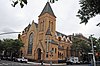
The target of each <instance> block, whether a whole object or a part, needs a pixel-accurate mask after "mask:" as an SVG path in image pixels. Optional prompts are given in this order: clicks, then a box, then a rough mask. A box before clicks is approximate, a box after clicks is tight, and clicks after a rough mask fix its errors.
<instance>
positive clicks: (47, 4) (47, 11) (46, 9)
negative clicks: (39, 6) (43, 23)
mask: <svg viewBox="0 0 100 66" xmlns="http://www.w3.org/2000/svg"><path fill="white" fill-rule="evenodd" d="M45 13H49V14H50V15H52V16H54V17H56V16H55V15H54V13H53V10H52V8H51V6H50V4H49V2H47V3H46V5H45V7H44V9H43V10H42V12H41V14H40V15H39V16H41V15H43V14H45Z"/></svg>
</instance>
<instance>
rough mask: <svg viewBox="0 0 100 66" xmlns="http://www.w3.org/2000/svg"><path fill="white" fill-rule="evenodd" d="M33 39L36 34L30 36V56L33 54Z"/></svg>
mask: <svg viewBox="0 0 100 66" xmlns="http://www.w3.org/2000/svg"><path fill="white" fill-rule="evenodd" d="M33 38H34V34H33V32H32V33H31V34H30V35H29V41H28V52H27V53H28V54H32V48H33Z"/></svg>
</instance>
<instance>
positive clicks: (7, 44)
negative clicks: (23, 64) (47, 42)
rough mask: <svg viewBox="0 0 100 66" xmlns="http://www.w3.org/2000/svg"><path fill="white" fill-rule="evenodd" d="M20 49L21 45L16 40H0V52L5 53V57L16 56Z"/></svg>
mask: <svg viewBox="0 0 100 66" xmlns="http://www.w3.org/2000/svg"><path fill="white" fill-rule="evenodd" d="M0 44H1V43H0ZM21 47H23V43H22V42H21V41H20V40H18V39H15V40H13V39H4V40H2V45H0V48H2V51H1V52H3V51H5V55H7V56H11V54H13V56H18V54H19V53H20V48H21Z"/></svg>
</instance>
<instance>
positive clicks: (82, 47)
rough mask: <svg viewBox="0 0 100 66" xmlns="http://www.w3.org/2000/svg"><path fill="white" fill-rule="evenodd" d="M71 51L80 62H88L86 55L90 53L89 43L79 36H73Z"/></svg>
mask: <svg viewBox="0 0 100 66" xmlns="http://www.w3.org/2000/svg"><path fill="white" fill-rule="evenodd" d="M71 50H73V51H74V53H73V54H75V56H77V57H79V59H80V60H82V61H88V60H89V59H88V53H89V52H90V51H91V47H90V46H89V41H88V39H87V38H84V37H83V38H81V36H80V35H74V36H73V40H72V46H71Z"/></svg>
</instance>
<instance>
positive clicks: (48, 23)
mask: <svg viewBox="0 0 100 66" xmlns="http://www.w3.org/2000/svg"><path fill="white" fill-rule="evenodd" d="M38 22H39V23H38V31H39V33H44V34H46V32H47V30H48V29H50V32H51V34H52V35H55V30H56V16H55V15H54V13H53V10H52V8H51V6H50V4H49V2H47V3H46V5H45V7H44V9H43V10H42V12H41V14H40V15H39V20H38Z"/></svg>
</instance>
